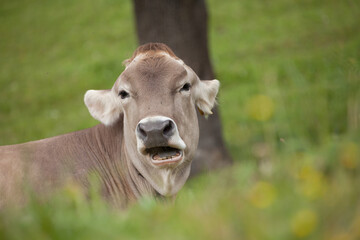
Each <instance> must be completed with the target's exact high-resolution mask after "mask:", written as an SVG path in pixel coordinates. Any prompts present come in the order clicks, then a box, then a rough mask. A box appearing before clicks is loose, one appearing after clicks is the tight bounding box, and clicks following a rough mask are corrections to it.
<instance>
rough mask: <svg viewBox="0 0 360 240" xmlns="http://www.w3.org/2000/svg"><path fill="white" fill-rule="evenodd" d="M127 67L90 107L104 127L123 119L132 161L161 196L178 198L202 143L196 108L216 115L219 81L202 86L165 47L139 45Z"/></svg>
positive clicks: (89, 98)
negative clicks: (215, 105)
mask: <svg viewBox="0 0 360 240" xmlns="http://www.w3.org/2000/svg"><path fill="white" fill-rule="evenodd" d="M125 64H126V69H125V70H124V71H123V72H122V73H121V75H120V76H119V78H118V79H117V80H116V82H115V84H114V86H113V87H112V89H110V90H89V91H88V92H87V93H86V94H85V104H86V106H87V107H88V109H89V111H90V113H91V115H92V116H93V117H94V118H95V119H97V120H99V121H101V122H102V123H103V124H105V125H112V124H115V123H116V122H117V121H118V120H119V116H120V115H121V114H123V116H124V122H123V124H124V138H125V140H124V142H125V148H126V151H127V154H128V157H129V158H130V159H131V161H132V163H133V164H134V166H135V167H136V169H137V170H138V171H139V172H140V173H141V174H142V176H143V177H145V179H147V180H148V181H149V182H150V184H151V185H152V186H153V187H154V188H155V189H156V190H157V191H158V192H159V193H160V194H162V195H165V196H171V195H174V194H176V193H177V192H178V191H179V189H180V188H181V187H182V186H183V184H184V183H185V181H186V179H187V177H188V176H189V172H190V163H191V159H192V157H193V155H194V153H195V150H196V148H197V144H198V139H199V128H198V120H197V115H196V108H195V107H197V108H198V109H199V111H200V112H201V113H202V114H204V115H209V114H211V113H212V112H211V109H212V108H213V106H214V104H215V98H216V94H217V92H218V89H219V81H218V80H206V81H200V79H199V77H198V76H197V75H196V74H195V72H194V71H193V70H192V69H191V68H190V67H188V66H187V65H185V64H184V63H183V61H182V60H180V59H179V58H177V57H176V56H175V55H174V53H173V52H172V51H171V49H170V48H168V47H167V46H166V45H164V44H156V43H153V44H146V45H142V46H140V47H139V48H138V49H137V50H136V51H135V52H134V55H133V57H132V58H130V59H128V60H126V61H125ZM209 131H211V129H209Z"/></svg>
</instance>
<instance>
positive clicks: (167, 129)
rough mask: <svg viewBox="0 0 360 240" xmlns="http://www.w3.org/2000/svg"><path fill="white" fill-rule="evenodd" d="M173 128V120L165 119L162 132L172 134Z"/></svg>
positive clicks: (166, 134) (167, 134)
mask: <svg viewBox="0 0 360 240" xmlns="http://www.w3.org/2000/svg"><path fill="white" fill-rule="evenodd" d="M173 129H174V124H173V122H172V121H170V120H167V121H166V125H165V127H164V129H163V134H164V135H165V136H169V135H171V134H172V132H173Z"/></svg>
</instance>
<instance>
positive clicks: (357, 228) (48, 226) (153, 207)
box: [0, 0, 360, 240]
mask: <svg viewBox="0 0 360 240" xmlns="http://www.w3.org/2000/svg"><path fill="white" fill-rule="evenodd" d="M208 7H209V13H210V19H209V20H210V22H209V27H210V36H209V38H210V47H211V56H212V59H213V63H214V67H215V70H216V73H217V77H218V79H219V80H220V81H221V83H222V88H221V93H220V98H219V103H220V111H221V116H222V119H223V125H224V126H223V128H224V136H225V139H226V143H227V145H228V147H229V149H230V151H231V154H232V156H233V158H234V161H235V163H234V166H232V167H231V168H229V169H223V170H221V171H217V172H210V173H207V174H204V175H202V176H199V177H196V178H194V179H192V180H191V181H189V182H188V183H187V184H186V186H185V188H184V189H183V190H181V191H180V193H179V196H178V198H177V200H176V202H175V204H169V203H158V202H155V201H153V200H150V199H142V200H141V201H140V202H139V203H138V204H136V205H134V206H132V207H131V208H130V209H128V210H126V211H124V212H120V213H119V212H114V211H112V210H111V209H108V208H107V207H106V204H104V203H103V202H102V201H101V200H100V199H98V197H97V195H96V194H94V196H93V197H92V200H91V201H90V202H86V201H85V200H84V199H83V196H81V194H80V193H79V191H78V189H77V188H76V186H72V185H69V186H67V187H65V188H64V189H62V190H61V191H60V193H59V194H58V195H57V196H55V197H54V199H53V201H50V202H48V203H46V204H38V203H36V202H34V203H32V204H30V205H29V206H28V207H26V208H25V209H21V211H20V210H16V209H7V210H5V211H3V212H0V239H101V238H103V239H246V240H247V239H249V240H252V239H274V240H279V239H331V240H350V239H360V144H359V142H360V130H359V129H360V31H359V25H360V4H359V3H358V2H357V1H353V0H346V1H336V0H327V1H325V0H317V1H314V0H304V1H293V0H273V1H264V0H243V1H236V0H231V1H230V0H229V1H220V0H210V1H208ZM135 48H136V39H135V30H134V23H133V16H132V9H131V1H128V0H126V1H125V0H124V1H115V0H102V1H92V2H88V1H84V0H79V1H70V0H63V1H60V0H53V1H41V0H32V1H25V0H16V1H10V0H2V1H1V2H0V145H6V144H15V143H20V142H25V141H30V140H35V139H41V138H46V137H51V136H54V135H59V134H62V133H66V132H71V131H75V130H79V129H83V128H87V127H91V126H93V125H95V124H97V122H96V121H95V120H93V119H92V118H91V117H90V115H89V113H88V111H87V109H86V108H85V106H84V104H83V94H84V93H85V91H86V90H87V89H105V88H110V87H111V86H112V84H113V82H114V81H115V79H116V78H117V76H118V75H119V73H120V72H121V71H122V70H123V66H122V64H121V63H122V61H123V60H124V59H125V58H128V57H129V56H130V55H131V53H132V51H133V50H134V49H135ZM0 197H1V196H0Z"/></svg>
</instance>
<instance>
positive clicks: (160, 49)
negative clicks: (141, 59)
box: [123, 43, 179, 66]
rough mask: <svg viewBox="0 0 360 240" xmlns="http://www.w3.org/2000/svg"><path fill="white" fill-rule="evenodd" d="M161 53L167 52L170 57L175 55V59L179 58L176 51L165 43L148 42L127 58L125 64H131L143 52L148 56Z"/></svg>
mask: <svg viewBox="0 0 360 240" xmlns="http://www.w3.org/2000/svg"><path fill="white" fill-rule="evenodd" d="M159 53H165V54H168V55H169V56H170V57H173V58H175V59H177V60H178V59H179V58H178V57H177V56H176V55H175V53H174V52H173V51H172V50H171V49H170V48H169V47H168V46H167V45H166V44H164V43H146V44H143V45H141V46H139V47H138V48H137V49H136V50H135V51H134V53H133V55H132V57H131V58H129V59H126V60H125V61H124V62H123V64H124V65H125V66H127V65H129V64H130V63H131V62H132V61H133V60H134V59H135V58H136V57H137V56H139V55H141V54H145V55H147V56H149V57H150V56H155V55H158V54H159Z"/></svg>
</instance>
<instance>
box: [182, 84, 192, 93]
mask: <svg viewBox="0 0 360 240" xmlns="http://www.w3.org/2000/svg"><path fill="white" fill-rule="evenodd" d="M190 88H191V85H190V83H185V84H184V86H183V87H182V88H181V89H180V92H182V91H186V92H187V91H189V90H190Z"/></svg>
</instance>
